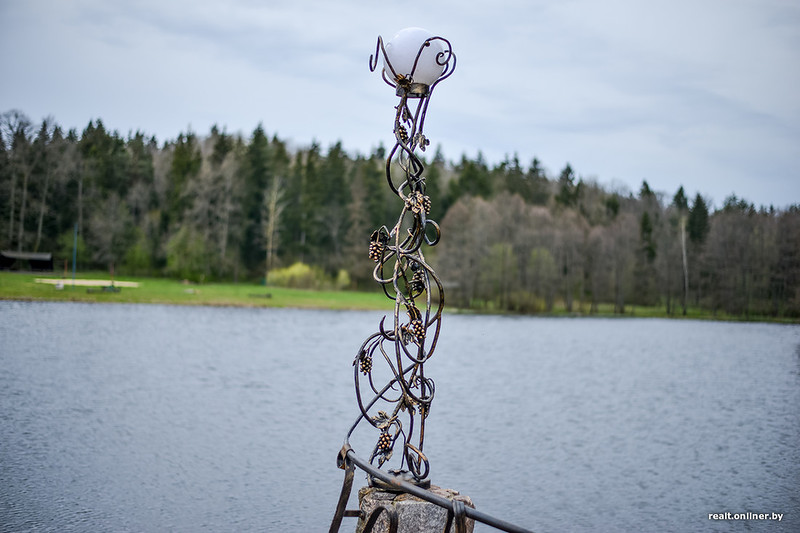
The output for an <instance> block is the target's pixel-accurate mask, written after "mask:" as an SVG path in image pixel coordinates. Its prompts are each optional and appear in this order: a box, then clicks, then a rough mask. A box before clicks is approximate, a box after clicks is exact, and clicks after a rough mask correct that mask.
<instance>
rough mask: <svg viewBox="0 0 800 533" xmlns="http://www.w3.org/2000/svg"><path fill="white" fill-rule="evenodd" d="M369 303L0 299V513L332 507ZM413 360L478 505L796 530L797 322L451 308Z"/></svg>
mask: <svg viewBox="0 0 800 533" xmlns="http://www.w3.org/2000/svg"><path fill="white" fill-rule="evenodd" d="M382 316H383V313H374V312H337V311H302V310H279V309H258V310H257V309H235V308H207V307H169V306H137V305H98V304H95V305H90V304H70V303H21V302H0V530H2V531H15V532H16V531H37V532H38V531H59V532H61V531H87V532H88V531H91V532H95V531H122V532H124V531H131V532H139V531H142V532H152V531H176V532H194V531H220V532H221V531H276V532H284V531H286V532H292V531H302V532H305V531H314V532H315V531H327V529H328V526H329V524H330V520H331V517H332V514H333V511H334V509H335V505H336V501H337V498H338V495H339V491H340V489H341V482H342V476H343V473H342V471H341V470H338V469H337V468H336V466H335V459H336V454H337V452H338V451H339V448H340V447H341V444H342V440H343V438H344V435H345V433H346V431H347V429H348V428H349V426H350V424H351V423H352V422H353V420H355V417H356V414H357V407H356V404H355V397H354V392H353V385H352V366H351V362H352V359H353V357H354V355H355V353H356V350H357V349H358V347H359V346H360V344H361V342H362V341H363V339H364V338H366V337H367V336H368V335H370V334H371V333H372V332H373V331H374V330H375V328H376V326H377V323H378V321H379V319H380V318H381V317H382ZM426 374H427V375H428V376H430V377H432V378H433V379H434V380H435V381H436V385H437V387H436V389H437V390H436V399H435V401H434V403H433V406H432V410H431V415H430V417H429V418H428V425H427V431H426V441H425V451H426V452H427V454H428V456H429V458H430V461H431V477H432V480H433V482H434V484H437V485H440V486H444V487H449V488H454V489H458V490H460V491H461V492H463V493H465V494H468V495H470V496H471V497H472V499H473V501H474V502H475V504H476V506H477V507H478V509H480V510H481V511H484V512H486V513H489V514H492V515H495V516H497V517H499V518H502V519H505V520H508V521H510V522H513V523H517V524H520V525H524V526H526V527H528V528H530V529H533V530H534V531H538V532H551V531H552V532H555V531H559V532H560V531H579V532H580V531H769V532H777V531H795V532H796V531H800V326H781V325H769V324H733V323H716V322H699V321H666V320H647V319H591V318H582V319H551V318H509V317H494V316H492V317H485V316H464V315H446V316H445V317H444V322H443V330H442V336H441V340H440V345H439V348H438V350H437V352H436V354H435V356H434V358H433V359H431V361H430V362H429V364H428V365H426ZM356 451H357V452H358V453H359V454H360V455H362V456H368V454H369V451H370V450H367V449H360V448H358V447H357V448H356ZM363 480H364V477H363V475H362V474H357V477H356V487H355V488H356V489H357V487H358V486H359V484H363ZM354 492H355V490H354ZM354 505H355V498H354V499H353V502H352V503H351V508H352V507H354ZM726 512H730V513H732V514H734V513H748V512H749V513H780V514H783V519H782V521H781V522H777V521H772V520H767V521H761V520H752V519H751V520H741V521H734V520H726V521H716V520H709V518H708V515H709V513H726ZM354 527H355V520H354V519H352V518H346V519H345V521H344V523H343V526H342V531H343V532H344V531H352V530H353V529H354ZM476 530H477V531H493V530H492V529H491V528H488V527H483V528H482V527H480V526H479V527H477V528H476Z"/></svg>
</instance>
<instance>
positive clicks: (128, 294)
mask: <svg viewBox="0 0 800 533" xmlns="http://www.w3.org/2000/svg"><path fill="white" fill-rule="evenodd" d="M57 277H59V276H57V275H55V276H54V275H52V273H41V274H29V273H24V274H23V273H11V272H0V299H3V300H28V301H68V302H117V303H148V304H172V305H214V306H237V307H295V308H307V309H311V308H313V309H364V310H367V309H376V310H382V309H391V308H392V302H391V301H389V300H387V299H386V297H385V296H384V295H383V294H381V293H377V292H374V293H365V292H351V291H306V290H299V289H286V288H281V287H264V286H263V285H256V284H250V283H207V284H202V285H194V284H184V283H181V282H179V281H176V280H171V279H159V278H135V277H129V276H117V277H115V281H134V282H138V283H139V287H138V288H128V287H122V288H120V292H104V291H102V290H100V289H99V288H87V287H80V286H75V287H72V285H71V282H72V278H71V277H70V278H66V279H64V288H63V289H57V288H56V287H55V286H54V285H49V284H43V283H36V282H35V280H36V279H37V278H57ZM76 278H77V279H98V280H108V279H109V277H108V274H107V273H105V274H104V273H101V272H90V273H85V274H82V275H79V276H76Z"/></svg>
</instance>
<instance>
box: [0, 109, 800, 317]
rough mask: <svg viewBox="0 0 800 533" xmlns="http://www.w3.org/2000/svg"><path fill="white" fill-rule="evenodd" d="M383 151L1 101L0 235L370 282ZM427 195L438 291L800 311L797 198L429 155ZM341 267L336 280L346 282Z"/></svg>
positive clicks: (139, 258) (563, 301)
mask: <svg viewBox="0 0 800 533" xmlns="http://www.w3.org/2000/svg"><path fill="white" fill-rule="evenodd" d="M386 155H387V154H386V151H385V149H384V148H383V147H380V146H379V147H378V148H376V149H375V150H374V151H373V153H371V154H369V155H362V154H356V155H351V154H348V153H347V152H346V151H345V150H344V148H343V147H342V144H341V143H335V144H333V145H331V146H328V147H326V148H325V149H323V147H321V146H320V145H319V144H318V143H316V142H314V143H312V144H311V146H308V147H303V148H292V147H290V146H289V145H288V144H287V142H286V141H284V140H281V139H279V138H278V137H277V135H272V136H271V137H270V136H268V135H267V132H266V131H265V130H264V128H263V127H262V126H261V125H259V126H257V127H256V128H255V130H254V131H253V132H252V134H251V135H250V136H249V137H247V138H244V137H243V136H241V135H238V134H237V135H231V134H228V133H226V132H225V131H224V130H220V129H219V128H218V127H216V126H215V127H213V128H212V129H211V131H210V132H209V134H208V135H205V136H198V135H197V134H195V133H193V132H186V133H181V134H179V135H178V136H177V138H176V139H174V140H168V141H166V142H164V143H163V144H159V143H158V142H157V140H156V139H155V138H154V137H148V136H146V135H145V134H142V133H140V132H137V133H135V134H134V133H131V134H129V135H128V136H127V137H123V136H121V135H120V134H119V133H117V132H116V131H109V130H107V129H106V128H105V127H104V125H103V123H102V121H101V120H92V121H90V122H89V123H88V125H87V126H86V128H85V129H84V130H83V131H81V132H78V131H76V130H70V131H63V130H62V129H61V128H60V127H59V126H58V124H57V123H56V122H55V120H53V119H52V118H47V119H44V120H42V121H41V122H40V123H38V124H34V123H33V122H32V121H31V120H30V119H29V118H28V117H27V116H25V114H24V113H22V112H20V111H16V110H12V111H7V112H5V113H3V114H2V116H0V247H1V248H2V249H5V250H16V251H26V252H52V253H53V254H54V258H55V262H56V264H57V265H59V266H60V265H63V264H65V263H64V262H65V261H66V260H68V259H71V257H72V252H73V238H74V234H75V228H77V236H78V239H77V240H78V246H77V250H78V268H80V269H83V270H85V269H108V268H110V267H111V266H112V265H113V267H114V269H115V271H116V272H118V273H125V274H130V275H151V276H170V277H175V278H178V279H189V280H194V281H213V280H234V281H238V280H258V279H263V278H264V277H265V276H266V275H267V272H268V271H273V272H275V271H276V270H277V269H280V268H282V267H288V266H290V265H294V264H297V263H302V264H304V265H310V266H311V267H313V268H314V269H315V271H316V272H319V273H321V274H320V275H322V276H328V277H329V278H330V279H338V280H339V283H340V284H342V285H347V286H349V287H352V288H358V289H362V290H367V289H370V288H373V287H377V285H376V284H375V283H374V282H372V277H371V276H372V268H373V266H374V263H372V262H371V261H370V260H369V258H368V256H367V249H368V245H369V236H370V234H371V233H372V231H373V230H375V229H376V228H378V227H380V226H382V225H389V226H391V225H393V224H394V223H395V221H396V219H397V216H398V214H399V211H400V209H401V203H400V201H399V200H398V199H397V197H395V196H394V195H393V194H392V193H391V191H390V190H389V187H387V185H386V182H385V175H384V167H385V158H386ZM428 157H429V158H428V160H427V162H426V172H425V177H426V184H427V194H428V195H429V196H430V197H431V199H432V201H433V208H432V210H431V216H432V217H433V218H434V219H436V220H438V221H439V222H440V224H441V228H442V235H443V237H442V241H441V243H440V244H439V245H438V246H436V247H435V248H433V249H431V251H430V252H426V254H427V255H428V257H429V258H430V259H431V262H432V263H433V264H434V266H435V268H436V270H437V273H438V274H439V275H440V276H441V278H442V280H443V282H444V283H445V287H446V288H447V298H448V303H449V304H450V305H456V306H460V307H473V308H483V309H492V310H509V311H516V312H523V313H535V312H547V311H551V310H553V309H554V308H555V307H556V306H563V307H564V308H565V309H566V310H567V311H581V312H594V311H597V310H598V309H599V308H600V306H601V305H605V306H609V305H611V306H613V309H614V311H615V312H620V313H623V312H626V311H627V310H629V309H630V308H631V306H637V305H641V306H664V307H665V309H666V311H667V312H668V313H670V314H681V313H685V310H686V309H687V308H702V309H706V310H710V311H712V312H724V313H726V314H732V315H741V316H775V317H799V316H800V206H798V205H796V204H795V205H791V206H788V207H786V208H779V209H776V208H774V207H772V206H770V207H764V206H762V207H759V208H756V207H755V206H754V205H753V204H751V203H749V202H747V201H746V200H744V199H741V198H738V197H736V196H733V195H732V196H730V197H729V198H727V199H726V200H725V201H724V204H723V205H722V207H720V208H716V209H714V208H713V207H712V206H711V205H710V202H709V201H708V200H707V199H706V198H703V196H702V195H700V194H699V193H695V194H694V195H693V196H692V195H688V194H687V192H686V191H685V190H684V188H683V187H681V188H680V189H679V190H677V191H675V192H674V193H670V194H664V193H661V192H656V191H654V190H652V189H651V188H650V186H649V185H648V183H647V182H646V181H644V182H642V185H641V188H640V190H639V191H636V192H631V191H626V190H608V189H606V188H604V187H603V186H601V185H600V184H598V183H597V182H596V181H594V180H588V179H584V178H582V177H579V176H578V175H577V174H576V172H575V170H574V169H572V168H571V166H570V165H569V164H566V165H565V167H564V168H563V169H562V170H561V171H560V172H559V173H558V174H557V175H548V173H547V172H546V171H545V169H543V168H542V166H541V163H540V162H539V161H538V160H537V159H534V160H533V161H532V162H531V163H530V165H527V166H524V165H522V164H521V163H520V161H519V160H518V158H517V157H509V158H507V159H506V160H505V161H503V162H502V163H499V164H497V165H489V164H487V163H486V162H485V161H484V160H483V158H482V156H481V155H480V154H479V155H478V156H477V157H476V158H474V159H472V158H468V157H467V156H462V157H461V159H460V161H457V162H448V161H446V160H445V158H444V157H443V156H442V154H441V152H440V151H438V150H437V151H436V153H435V154H428ZM342 280H344V281H342Z"/></svg>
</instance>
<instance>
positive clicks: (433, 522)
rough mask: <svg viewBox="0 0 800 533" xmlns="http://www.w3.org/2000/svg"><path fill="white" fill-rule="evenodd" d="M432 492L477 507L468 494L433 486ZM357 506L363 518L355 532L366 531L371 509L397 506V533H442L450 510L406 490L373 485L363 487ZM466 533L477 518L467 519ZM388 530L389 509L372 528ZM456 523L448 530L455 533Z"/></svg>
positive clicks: (379, 532) (379, 531)
mask: <svg viewBox="0 0 800 533" xmlns="http://www.w3.org/2000/svg"><path fill="white" fill-rule="evenodd" d="M429 490H430V491H431V492H433V493H434V494H436V495H437V496H441V497H442V498H447V499H448V500H450V501H453V500H455V501H460V502H462V503H463V504H464V505H465V506H466V507H472V508H473V509H474V508H475V505H473V503H472V500H471V499H470V497H469V496H465V495H463V494H459V493H458V492H457V491H455V490H451V489H442V488H440V487H436V486H431V488H430V489H429ZM358 506H359V508H360V510H361V518H359V519H358V525H357V526H356V533H363V531H364V527H365V526H366V522H367V520H368V519H369V517H370V515H371V514H372V511H374V510H375V509H376V508H378V507H381V506H382V507H386V508H388V509H394V510H395V511H396V512H397V518H398V528H397V533H443V532H444V526H445V525H446V524H447V509H444V508H442V507H439V506H438V505H434V504H432V503H429V502H426V501H425V500H421V499H419V498H417V497H416V496H412V495H411V494H405V493H397V492H389V491H385V490H382V489H379V488H374V487H362V488H361V490H359V491H358ZM466 522H467V533H472V530H473V528H474V527H475V521H474V520H471V519H467V520H466ZM388 531H389V517H388V515H387V513H386V512H383V513H381V515H380V519H379V520H378V522H377V523H376V524H375V527H374V528H373V529H372V533H387V532H388ZM455 532H456V525H455V523H453V524H452V525H451V526H450V529H448V530H447V533H455Z"/></svg>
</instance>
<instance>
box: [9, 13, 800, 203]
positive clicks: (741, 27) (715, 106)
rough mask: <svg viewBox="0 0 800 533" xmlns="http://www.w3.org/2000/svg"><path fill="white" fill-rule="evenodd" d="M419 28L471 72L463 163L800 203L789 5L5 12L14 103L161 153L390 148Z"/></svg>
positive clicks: (450, 147)
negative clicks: (536, 162) (390, 83)
mask: <svg viewBox="0 0 800 533" xmlns="http://www.w3.org/2000/svg"><path fill="white" fill-rule="evenodd" d="M406 26H422V27H425V28H427V29H429V30H431V31H433V32H435V33H438V34H441V35H443V36H445V37H447V38H448V39H450V41H451V42H452V43H453V46H454V49H455V52H456V54H457V56H458V67H457V69H456V72H455V74H454V75H453V77H452V78H451V79H449V80H446V81H445V82H443V83H442V84H441V85H440V86H439V87H437V89H436V94H435V95H434V100H433V101H432V103H431V107H430V110H429V114H428V122H427V124H426V130H427V133H428V135H429V136H430V138H431V140H432V142H433V144H434V146H435V145H437V144H441V145H442V148H443V150H444V152H445V154H446V155H447V156H448V157H449V158H451V159H458V158H460V155H461V153H466V154H467V155H470V156H474V155H476V154H477V153H478V151H482V152H483V154H484V155H485V156H486V157H487V159H488V160H489V161H490V162H498V161H500V160H502V159H503V158H504V157H505V156H506V155H512V154H514V153H517V154H518V155H519V156H520V159H521V161H525V162H527V161H530V160H531V159H532V158H533V157H534V156H537V157H539V158H540V159H541V160H542V161H543V162H544V163H545V166H546V167H547V168H549V169H550V170H551V171H552V172H558V171H559V170H560V169H561V168H563V166H564V165H565V164H566V163H567V162H568V161H569V162H570V163H572V166H573V167H574V168H575V169H576V171H577V172H578V174H580V175H584V176H596V177H597V178H598V179H599V180H600V181H601V182H611V181H612V180H615V179H616V180H620V181H624V182H626V183H628V184H629V186H630V188H631V189H632V190H637V189H638V187H639V185H640V183H641V180H642V179H648V181H649V183H650V185H651V187H653V188H655V189H657V190H665V191H667V192H669V193H670V194H671V193H672V192H673V191H674V190H675V189H677V187H678V186H679V185H681V184H683V185H684V186H685V187H686V188H687V191H689V193H692V192H693V191H695V190H697V191H700V192H702V193H703V194H707V195H709V196H711V197H713V198H714V200H715V201H716V202H717V203H720V202H721V201H722V199H723V198H724V196H725V195H727V194H729V193H730V192H732V191H734V190H735V192H736V193H737V194H738V195H739V196H743V197H745V198H748V199H750V200H752V201H755V202H757V203H767V204H768V203H775V204H776V205H785V204H787V203H790V202H797V201H800V179H797V170H796V169H797V168H800V154H799V153H798V152H799V151H798V149H797V148H796V147H797V146H800V96H798V94H797V91H796V88H797V87H798V86H800V69H798V68H797V66H796V65H798V64H800V6H798V5H797V3H796V2H793V1H790V0H785V1H784V0H741V1H737V2H729V1H724V0H702V1H696V0H693V1H687V0H671V1H665V0H654V1H652V2H645V3H642V2H634V1H633V0H604V1H600V2H597V1H589V0H566V1H561V2H552V1H522V0H519V1H511V0H506V1H499V2H494V3H492V4H491V5H490V6H487V5H485V4H480V3H474V2H473V3H463V2H454V1H440V2H436V3H419V4H408V3H407V2H399V1H394V0H386V1H381V2H369V3H365V2H359V1H355V0H342V1H340V2H327V1H322V0H310V1H307V2H294V1H278V0H271V1H269V2H261V1H250V0H234V1H231V2H211V1H208V0H195V1H192V2H189V1H187V0H176V1H170V2H164V1H155V0H147V1H133V2H119V1H108V0H105V1H100V0H77V1H74V2H57V1H54V0H29V1H28V2H24V3H23V2H17V3H13V2H5V3H2V4H0V46H2V47H3V49H5V50H14V53H13V54H6V56H5V59H4V67H5V68H4V70H5V72H4V74H5V76H4V77H5V83H3V84H0V101H2V102H4V104H5V105H6V106H7V107H8V108H11V107H17V108H20V109H22V110H23V111H25V112H26V113H28V114H29V115H31V117H32V118H33V119H34V120H38V119H39V118H41V117H42V116H44V115H47V114H52V115H54V116H55V118H56V120H57V121H59V122H61V123H62V124H64V125H65V126H67V127H76V128H79V129H81V128H82V127H84V126H85V124H86V123H87V122H88V120H89V119H90V118H95V117H100V118H103V120H104V121H105V122H106V124H107V125H109V127H112V128H116V129H119V130H120V131H121V132H123V134H124V133H127V132H128V131H135V130H137V129H140V130H143V131H145V132H147V133H154V134H156V135H157V136H158V137H159V139H161V140H164V139H167V138H174V137H175V136H177V134H178V133H179V132H180V131H183V130H185V129H186V128H187V127H189V126H190V125H191V127H192V128H193V129H194V130H195V131H198V132H200V133H204V132H205V131H207V129H208V128H210V126H211V124H214V123H217V124H218V125H220V126H221V127H223V126H227V128H228V131H241V132H242V133H243V134H245V135H247V134H248V133H249V132H251V131H252V130H253V128H255V126H256V125H257V124H258V123H259V122H263V123H264V126H265V128H266V129H267V130H268V131H269V132H271V133H277V134H279V135H280V136H281V137H288V138H289V139H291V140H294V141H295V143H297V144H301V145H302V144H307V143H309V142H310V141H311V140H312V139H316V140H318V141H320V142H321V143H322V144H323V145H327V144H332V143H333V142H335V141H337V140H341V141H342V142H343V145H344V146H345V148H347V149H349V150H351V151H360V152H362V153H363V152H367V151H370V150H371V149H372V148H373V147H375V146H377V145H378V144H379V143H381V142H383V143H384V144H386V143H388V142H389V139H390V138H391V122H392V119H393V109H392V108H393V106H394V95H393V92H392V91H391V89H389V88H388V87H386V86H385V85H384V84H383V82H382V81H381V80H380V76H379V75H378V73H370V72H369V70H368V68H367V60H368V57H369V55H370V54H371V53H374V47H375V40H376V38H377V36H378V35H382V36H383V37H384V38H387V39H388V38H390V37H391V36H392V35H393V34H394V32H395V31H397V30H399V29H400V28H403V27H406ZM732 186H734V187H735V189H732V188H731V187H732Z"/></svg>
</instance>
